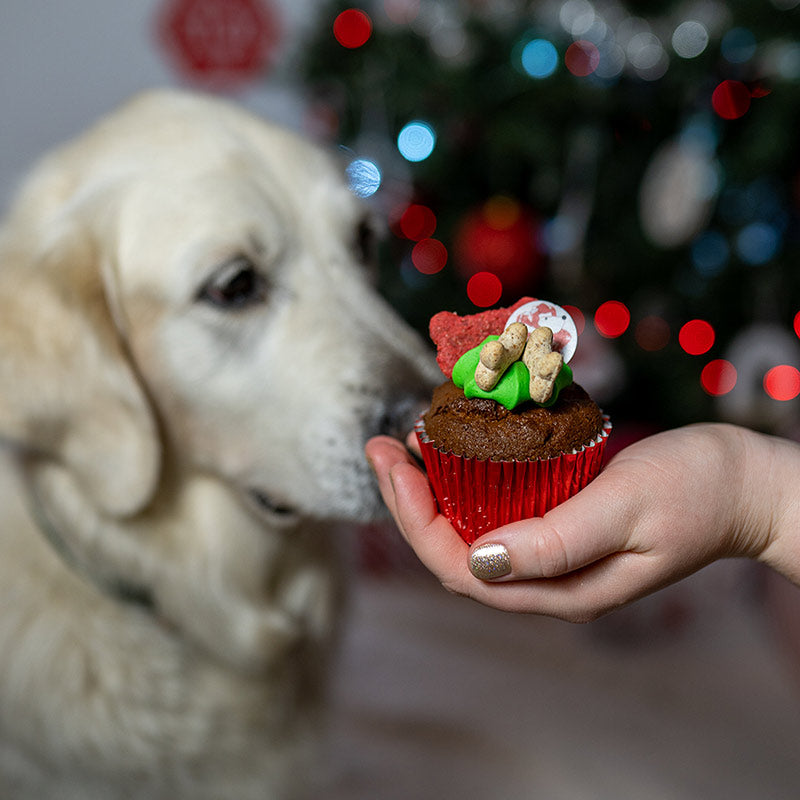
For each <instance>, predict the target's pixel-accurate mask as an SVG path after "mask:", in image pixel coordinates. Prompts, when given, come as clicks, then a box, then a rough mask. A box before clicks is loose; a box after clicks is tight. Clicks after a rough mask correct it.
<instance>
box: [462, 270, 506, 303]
mask: <svg viewBox="0 0 800 800" xmlns="http://www.w3.org/2000/svg"><path fill="white" fill-rule="evenodd" d="M502 294H503V284H502V282H501V281H500V278H498V277H497V275H495V274H494V273H493V272H476V273H475V274H474V275H473V276H472V277H471V278H470V279H469V280H468V281H467V297H469V299H470V301H471V302H472V303H473V304H474V305H476V306H478V307H479V308H488V307H489V306H493V305H494V304H495V303H496V302H497V301H498V300H499V299H500V297H501V296H502Z"/></svg>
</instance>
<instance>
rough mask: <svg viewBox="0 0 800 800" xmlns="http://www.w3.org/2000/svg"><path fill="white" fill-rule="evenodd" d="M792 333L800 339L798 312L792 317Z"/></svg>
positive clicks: (799, 312) (799, 316)
mask: <svg viewBox="0 0 800 800" xmlns="http://www.w3.org/2000/svg"><path fill="white" fill-rule="evenodd" d="M794 332H795V333H796V334H797V336H798V337H800V311H798V312H797V313H796V314H795V315H794Z"/></svg>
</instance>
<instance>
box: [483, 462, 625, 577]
mask: <svg viewBox="0 0 800 800" xmlns="http://www.w3.org/2000/svg"><path fill="white" fill-rule="evenodd" d="M616 483H617V482H616V481H615V479H614V474H613V470H606V471H605V472H602V473H601V474H600V475H599V476H598V477H597V478H595V480H594V481H593V482H592V483H590V484H589V485H588V486H587V487H586V488H584V489H582V490H581V491H580V492H578V494H576V495H574V496H573V497H571V498H570V499H569V500H566V501H565V502H564V503H562V504H561V505H559V506H556V508H554V509H552V510H551V511H549V512H548V513H547V514H545V515H544V517H541V518H534V519H527V520H521V521H520V522H514V523H511V524H510V525H505V526H503V527H502V528H498V529H497V530H495V531H491V532H489V533H487V534H485V535H484V536H482V537H481V538H480V539H478V540H477V541H476V542H475V544H474V545H473V546H472V548H471V549H470V556H469V559H470V562H469V566H470V570H471V571H472V573H473V575H475V576H476V577H478V578H481V579H483V580H514V581H518V580H526V579H531V578H555V577H558V576H560V575H565V574H567V573H570V572H574V571H575V570H578V569H581V568H582V567H586V566H589V565H590V564H594V563H596V562H597V561H600V560H601V559H603V558H605V557H606V556H609V555H612V554H615V553H619V552H621V551H624V550H627V549H630V532H631V529H632V522H633V520H632V519H631V517H632V514H630V513H629V512H628V510H627V509H628V508H630V505H629V503H627V502H626V501H623V500H622V499H621V498H622V497H623V496H624V495H623V494H622V493H621V492H620V491H618V487H617V486H616V485H615V484H616ZM613 498H619V502H613Z"/></svg>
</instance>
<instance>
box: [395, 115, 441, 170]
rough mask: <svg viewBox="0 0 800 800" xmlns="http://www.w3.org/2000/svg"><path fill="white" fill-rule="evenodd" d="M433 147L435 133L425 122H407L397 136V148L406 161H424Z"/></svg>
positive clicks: (434, 144)
mask: <svg viewBox="0 0 800 800" xmlns="http://www.w3.org/2000/svg"><path fill="white" fill-rule="evenodd" d="M434 147H436V134H435V133H434V132H433V128H431V126H430V125H428V123H427V122H420V121H419V120H415V121H413V122H409V123H408V124H407V125H404V126H403V129H402V130H401V131H400V133H399V134H398V136H397V149H398V150H399V151H400V155H401V156H403V158H405V159H406V160H407V161H424V160H425V159H426V158H428V156H429V155H430V154H431V153H432V152H433V149H434Z"/></svg>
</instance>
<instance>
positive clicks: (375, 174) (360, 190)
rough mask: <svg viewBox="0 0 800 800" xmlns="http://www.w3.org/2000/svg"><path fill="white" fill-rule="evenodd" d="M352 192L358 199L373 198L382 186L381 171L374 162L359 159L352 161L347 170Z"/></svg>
mask: <svg viewBox="0 0 800 800" xmlns="http://www.w3.org/2000/svg"><path fill="white" fill-rule="evenodd" d="M345 172H346V173H347V179H348V182H349V185H350V191H351V192H352V193H353V194H354V195H356V197H363V198H367V197H372V195H374V194H375V192H377V191H378V189H379V188H380V186H381V180H382V176H381V171H380V169H379V168H378V165H377V164H376V163H375V162H374V161H370V160H369V159H366V158H357V159H355V160H354V161H351V162H350V164H349V165H348V166H347V169H346V170H345Z"/></svg>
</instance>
